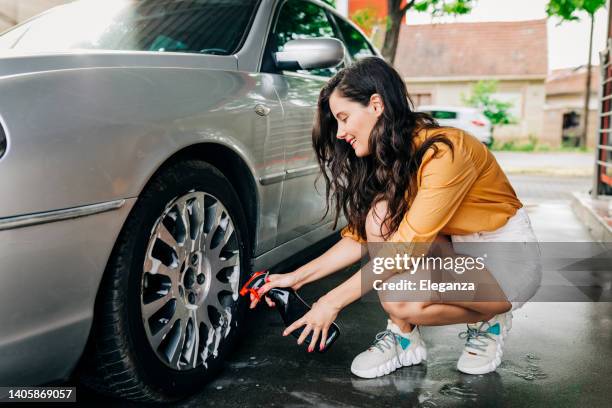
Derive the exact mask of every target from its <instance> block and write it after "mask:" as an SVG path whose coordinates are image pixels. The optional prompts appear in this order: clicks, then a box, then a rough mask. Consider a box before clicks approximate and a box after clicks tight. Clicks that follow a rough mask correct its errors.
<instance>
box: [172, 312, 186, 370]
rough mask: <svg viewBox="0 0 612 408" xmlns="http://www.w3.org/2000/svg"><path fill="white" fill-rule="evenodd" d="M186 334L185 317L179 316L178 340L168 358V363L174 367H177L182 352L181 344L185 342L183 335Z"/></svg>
mask: <svg viewBox="0 0 612 408" xmlns="http://www.w3.org/2000/svg"><path fill="white" fill-rule="evenodd" d="M186 334H187V319H185V318H181V320H180V322H179V340H178V342H177V343H176V346H175V347H174V350H173V351H172V354H171V356H172V357H171V358H170V365H171V366H172V367H175V368H179V366H178V363H179V360H180V358H181V354H182V353H183V345H184V344H185V337H186Z"/></svg>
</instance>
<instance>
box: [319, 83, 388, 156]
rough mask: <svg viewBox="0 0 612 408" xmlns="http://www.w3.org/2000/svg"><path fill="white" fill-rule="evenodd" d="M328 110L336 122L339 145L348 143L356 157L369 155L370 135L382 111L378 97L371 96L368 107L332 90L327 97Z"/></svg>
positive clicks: (380, 100) (376, 95)
mask: <svg viewBox="0 0 612 408" xmlns="http://www.w3.org/2000/svg"><path fill="white" fill-rule="evenodd" d="M329 108H330V109H331V112H332V115H334V117H335V118H336V121H337V122H338V133H336V137H337V138H338V139H340V140H341V143H348V144H349V145H350V146H351V147H352V148H353V150H354V151H355V155H356V156H357V157H364V156H367V155H369V154H370V153H371V152H370V148H369V139H370V133H371V132H372V129H373V128H374V125H375V124H376V122H377V121H378V117H379V116H380V115H381V114H382V111H383V104H382V99H381V98H380V95H378V94H373V95H372V96H371V97H370V103H369V104H368V106H363V105H362V104H360V103H359V102H355V101H352V100H350V99H348V98H345V97H344V96H342V95H341V94H340V92H338V91H337V90H334V91H333V92H332V94H331V95H330V97H329Z"/></svg>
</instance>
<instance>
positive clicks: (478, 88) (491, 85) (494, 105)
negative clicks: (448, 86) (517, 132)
mask: <svg viewBox="0 0 612 408" xmlns="http://www.w3.org/2000/svg"><path fill="white" fill-rule="evenodd" d="M495 92H497V81H478V82H476V83H475V84H474V85H473V86H472V93H471V95H470V96H469V97H465V96H464V97H463V103H465V104H466V105H468V106H472V107H474V108H479V109H482V110H483V112H484V115H485V116H486V117H487V118H489V120H490V121H491V124H492V125H493V126H498V125H508V124H512V123H516V119H515V118H513V117H512V115H510V112H509V110H510V108H512V102H504V101H500V100H497V99H494V98H493V97H492V95H493V94H494V93H495Z"/></svg>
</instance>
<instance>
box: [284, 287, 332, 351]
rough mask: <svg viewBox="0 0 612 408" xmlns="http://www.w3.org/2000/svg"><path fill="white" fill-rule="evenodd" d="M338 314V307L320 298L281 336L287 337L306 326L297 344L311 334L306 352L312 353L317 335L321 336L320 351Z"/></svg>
mask: <svg viewBox="0 0 612 408" xmlns="http://www.w3.org/2000/svg"><path fill="white" fill-rule="evenodd" d="M339 312H340V308H339V307H336V306H334V305H332V304H331V303H329V302H327V301H326V300H325V299H323V298H321V299H319V300H318V301H317V302H315V304H314V305H312V308H311V309H310V311H309V312H308V313H306V314H305V315H304V316H302V318H300V319H298V320H296V321H295V322H294V323H293V324H292V325H291V326H289V327H287V328H286V329H285V331H284V332H283V336H288V335H289V334H291V332H293V331H294V330H295V329H298V328H300V327H302V326H306V327H305V328H304V330H303V331H302V333H301V334H300V337H299V338H298V341H297V343H298V344H302V343H303V342H304V340H305V339H306V337H308V335H309V334H310V332H312V341H311V342H310V345H309V346H308V352H312V351H313V350H314V348H315V347H316V344H317V340H318V339H319V335H321V342H320V344H319V350H322V349H323V348H324V347H325V342H326V341H327V332H328V330H329V326H331V324H332V323H333V322H334V320H336V317H337V316H338V313H339Z"/></svg>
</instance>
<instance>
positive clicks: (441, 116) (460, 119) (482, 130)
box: [417, 105, 493, 146]
mask: <svg viewBox="0 0 612 408" xmlns="http://www.w3.org/2000/svg"><path fill="white" fill-rule="evenodd" d="M417 110H418V111H420V112H426V113H429V114H430V115H431V116H433V118H434V119H435V120H436V121H437V122H438V123H439V124H440V125H441V126H451V127H454V128H458V129H461V130H465V131H466V132H468V133H470V134H472V135H474V137H476V139H478V140H480V141H481V142H482V143H484V144H486V145H487V146H491V143H492V142H493V127H492V126H491V121H490V120H489V119H488V118H487V117H486V116H485V115H484V113H482V111H481V110H479V109H476V108H465V107H456V106H441V105H427V106H419V107H418V109H417Z"/></svg>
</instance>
